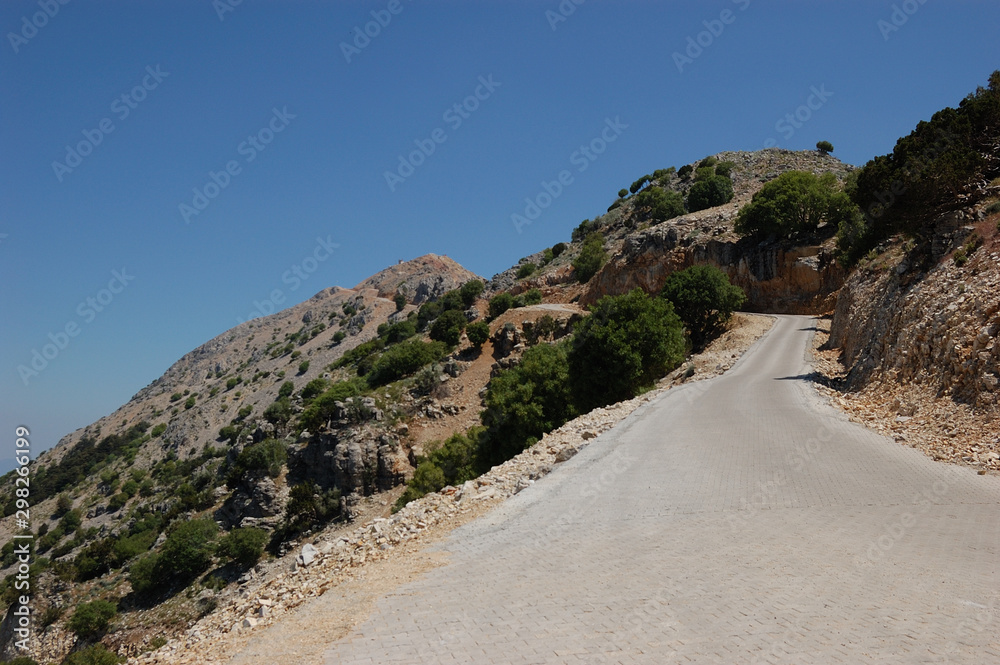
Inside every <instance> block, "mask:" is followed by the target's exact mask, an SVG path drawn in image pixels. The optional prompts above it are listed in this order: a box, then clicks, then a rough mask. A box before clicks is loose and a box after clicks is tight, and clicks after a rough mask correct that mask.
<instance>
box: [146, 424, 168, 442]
mask: <svg viewBox="0 0 1000 665" xmlns="http://www.w3.org/2000/svg"><path fill="white" fill-rule="evenodd" d="M166 431H167V424H166V423H160V424H158V425H157V426H156V427H154V428H153V431H152V432H150V433H149V436H150V437H152V438H154V439H155V438H157V437H159V436H160V435H161V434H163V433H164V432H166Z"/></svg>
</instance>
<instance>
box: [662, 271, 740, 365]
mask: <svg viewBox="0 0 1000 665" xmlns="http://www.w3.org/2000/svg"><path fill="white" fill-rule="evenodd" d="M661 295H662V296H663V297H664V298H666V299H667V300H669V301H670V303H671V304H672V305H673V306H674V312H675V313H676V314H677V315H678V316H679V317H680V319H681V321H682V322H683V323H684V325H685V327H687V329H688V332H689V333H690V334H691V343H692V344H693V345H694V346H695V348H699V349H700V348H702V347H703V346H704V344H705V343H706V342H707V341H708V340H709V339H711V337H712V336H714V335H716V334H718V333H720V332H722V330H723V329H724V327H725V325H726V323H727V322H728V321H729V318H730V316H732V313H733V312H734V311H736V310H737V309H739V308H740V307H742V306H743V304H744V303H745V302H746V298H747V297H746V294H745V293H743V290H742V289H741V288H740V287H738V286H735V285H733V284H730V283H729V277H728V276H727V275H726V273H724V272H722V271H721V270H719V269H718V268H716V267H715V266H709V265H700V266H691V267H690V268H685V269H684V270H681V271H678V272H675V273H673V274H671V275H670V276H669V277H667V281H666V283H665V284H664V286H663V291H662V292H661Z"/></svg>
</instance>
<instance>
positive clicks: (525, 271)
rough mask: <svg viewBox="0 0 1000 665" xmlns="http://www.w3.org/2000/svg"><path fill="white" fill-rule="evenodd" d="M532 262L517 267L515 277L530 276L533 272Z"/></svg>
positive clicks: (533, 265)
mask: <svg viewBox="0 0 1000 665" xmlns="http://www.w3.org/2000/svg"><path fill="white" fill-rule="evenodd" d="M535 268H536V266H535V264H534V263H525V264H523V265H522V266H521V267H520V268H518V269H517V278H518V279H524V278H525V277H530V276H531V275H532V274H533V273H534V272H535Z"/></svg>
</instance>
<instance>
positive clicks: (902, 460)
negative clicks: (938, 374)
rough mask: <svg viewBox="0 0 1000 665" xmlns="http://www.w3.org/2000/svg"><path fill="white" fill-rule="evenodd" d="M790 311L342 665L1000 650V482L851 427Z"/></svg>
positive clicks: (536, 494) (484, 530) (478, 531)
mask: <svg viewBox="0 0 1000 665" xmlns="http://www.w3.org/2000/svg"><path fill="white" fill-rule="evenodd" d="M811 326H812V320H811V319H809V318H806V317H781V318H779V320H778V322H777V323H776V325H775V327H774V328H773V329H772V330H771V332H770V333H768V335H767V336H765V337H764V338H763V339H762V340H761V341H760V342H759V343H758V345H757V346H755V347H754V348H753V349H752V350H751V351H750V352H749V353H748V354H747V355H746V356H745V357H744V358H743V359H742V360H741V361H740V362H739V363H738V364H737V365H736V367H734V368H733V369H732V370H731V371H729V372H728V373H726V374H725V375H723V376H721V377H718V378H716V379H713V380H711V381H706V382H701V383H694V384H688V385H686V386H682V387H681V388H677V389H673V390H670V391H669V392H667V393H666V394H664V395H663V396H662V397H659V398H657V399H656V400H654V401H653V402H651V403H650V404H648V405H647V406H645V407H643V408H642V409H641V410H640V411H639V412H637V413H635V414H633V415H632V416H631V417H630V418H629V419H627V420H626V421H624V422H623V423H622V424H621V425H620V426H619V427H617V428H615V429H613V430H612V431H610V432H608V433H606V434H605V435H603V436H601V437H599V438H598V439H596V440H595V441H594V442H592V443H591V445H590V446H589V447H587V448H586V449H585V450H583V451H582V452H581V453H580V454H578V455H577V456H576V457H574V458H573V459H571V460H570V461H569V462H566V463H565V464H562V465H560V466H559V467H557V469H556V471H554V472H553V473H552V474H550V475H548V476H546V477H545V478H543V479H542V480H540V481H539V482H537V483H535V485H533V486H532V487H531V488H529V489H527V490H525V491H524V492H521V493H520V494H518V495H517V496H516V497H514V498H513V499H511V500H510V501H508V502H506V503H505V504H504V505H503V506H502V507H501V508H499V509H497V510H496V511H494V512H493V513H490V514H489V515H488V516H487V517H486V518H484V519H482V520H478V521H476V522H474V523H472V524H470V525H467V526H466V527H463V528H461V529H459V530H457V531H456V532H454V534H453V535H452V537H451V538H450V539H449V540H448V541H447V542H446V543H445V544H444V545H443V546H442V547H443V549H444V550H446V551H447V552H449V553H450V557H451V563H449V564H448V565H446V566H444V567H441V568H438V569H436V570H434V571H432V572H431V573H430V574H428V575H426V576H425V577H424V578H422V579H420V580H419V581H417V582H415V583H412V584H409V585H407V586H405V587H402V588H401V589H399V590H398V591H397V592H396V593H394V594H392V595H390V596H388V597H386V598H383V599H382V600H380V601H379V603H378V606H377V609H376V611H375V612H374V613H373V614H372V616H370V617H369V618H368V620H367V621H365V622H364V623H362V624H361V625H359V626H358V627H357V628H356V630H355V631H354V632H353V633H352V634H351V635H349V636H348V637H347V638H345V639H344V640H342V641H341V642H339V643H337V644H335V645H333V646H332V647H331V648H330V650H329V651H328V652H327V655H326V657H327V662H328V663H330V664H334V663H373V664H374V663H378V664H386V663H435V664H448V663H655V664H658V665H660V664H667V663H726V664H732V663H795V664H799V665H801V664H804V663H946V662H947V663H970V664H971V663H975V664H977V665H981V664H983V663H1000V637H997V635H1000V584H998V583H1000V576H998V573H997V566H998V561H1000V557H998V549H1000V548H998V545H1000V510H998V508H1000V479H997V478H995V477H987V476H976V475H975V474H974V473H973V472H971V471H969V470H967V469H964V468H957V467H952V466H948V465H944V464H940V463H935V462H933V461H931V460H929V459H928V458H926V457H924V456H923V455H922V454H921V453H919V452H917V451H914V450H912V449H909V448H906V447H903V446H900V445H899V444H897V443H894V442H892V441H889V440H887V439H885V438H882V437H880V436H877V435H875V434H873V433H871V432H869V431H868V430H866V429H864V428H862V427H860V426H858V425H855V424H852V423H850V422H848V421H846V420H845V419H844V418H843V417H842V416H841V415H840V414H839V413H837V412H835V411H834V410H833V409H831V408H829V407H827V406H826V405H825V404H823V403H822V402H821V400H820V398H819V397H818V396H817V395H816V393H815V391H814V390H813V388H812V387H811V385H810V383H809V382H808V380H807V379H806V378H804V375H806V374H807V373H808V371H809V369H808V364H807V361H806V349H807V345H808V343H809V340H810V338H811V335H812V330H811Z"/></svg>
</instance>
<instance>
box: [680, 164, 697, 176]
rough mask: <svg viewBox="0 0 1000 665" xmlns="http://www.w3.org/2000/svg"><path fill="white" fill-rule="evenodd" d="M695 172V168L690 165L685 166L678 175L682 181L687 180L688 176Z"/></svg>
mask: <svg viewBox="0 0 1000 665" xmlns="http://www.w3.org/2000/svg"><path fill="white" fill-rule="evenodd" d="M693 172H694V167H693V166H691V165H690V164H685V165H684V166H682V167H680V168H679V169H677V175H678V177H680V178H681V179H682V180H687V178H688V176H689V175H691V174H692V173H693Z"/></svg>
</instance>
